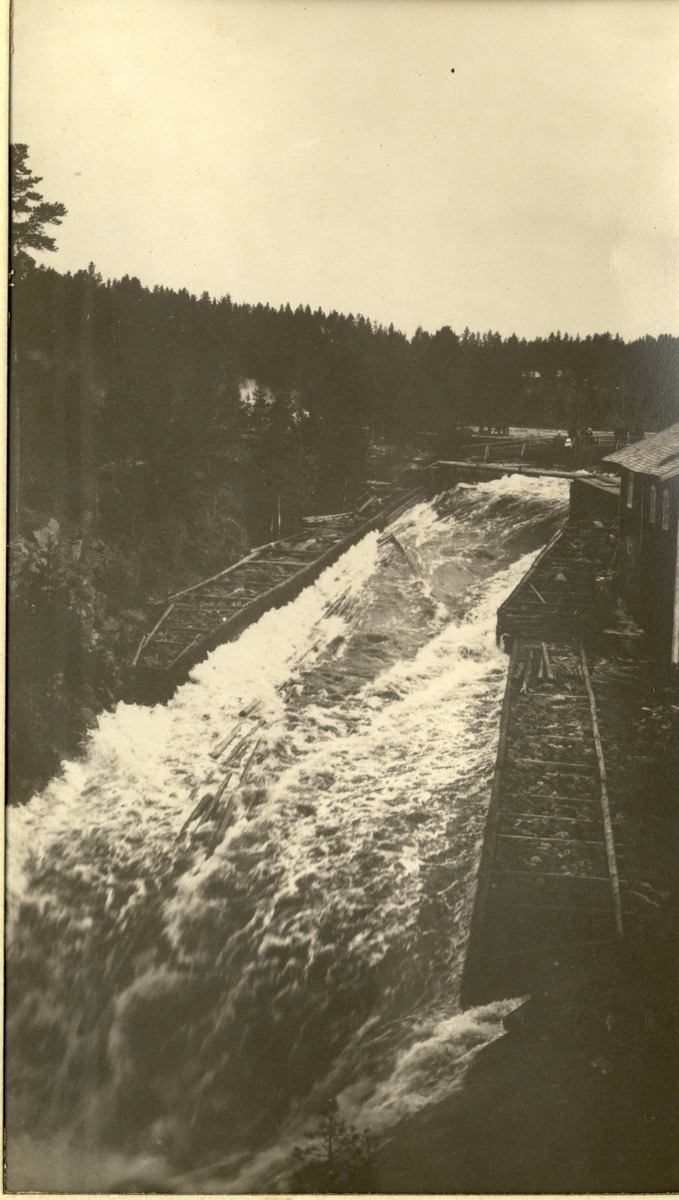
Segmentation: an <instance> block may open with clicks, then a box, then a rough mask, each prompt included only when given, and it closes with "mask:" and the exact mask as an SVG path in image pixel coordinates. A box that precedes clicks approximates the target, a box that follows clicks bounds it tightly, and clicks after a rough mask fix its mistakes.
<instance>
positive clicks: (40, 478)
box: [9, 146, 679, 799]
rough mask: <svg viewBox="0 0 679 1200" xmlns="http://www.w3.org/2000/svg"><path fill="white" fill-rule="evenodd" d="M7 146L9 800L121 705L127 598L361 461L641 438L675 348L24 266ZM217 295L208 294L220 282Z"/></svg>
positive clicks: (282, 512)
mask: <svg viewBox="0 0 679 1200" xmlns="http://www.w3.org/2000/svg"><path fill="white" fill-rule="evenodd" d="M27 153H28V151H27V147H25V146H18V147H14V148H13V157H12V210H13V211H12V250H13V255H12V268H13V270H12V279H11V288H10V297H11V298H10V317H11V329H10V371H9V374H10V398H9V518H10V522H9V523H10V609H9V613H10V616H9V685H10V686H9V773H10V778H9V784H10V789H9V791H10V797H11V798H14V799H22V798H25V797H26V796H28V795H29V794H30V792H31V790H32V789H33V788H34V787H35V786H37V785H39V784H40V783H41V782H43V781H45V780H46V779H47V778H48V777H49V775H50V774H51V773H53V771H54V770H56V769H57V768H58V764H59V762H60V760H61V759H62V758H63V757H64V755H68V754H72V753H74V752H76V750H77V748H78V746H79V745H80V744H81V741H82V738H83V736H84V735H85V733H86V730H87V728H88V727H89V726H91V725H92V724H93V723H94V721H95V720H96V714H97V713H98V712H99V711H101V709H102V708H110V707H112V706H113V705H114V704H115V703H116V702H117V701H118V700H119V699H121V698H124V697H125V696H127V695H128V693H129V669H128V663H129V660H130V657H131V654H132V653H133V648H134V646H135V644H136V643H137V642H138V640H139V637H140V631H141V632H143V629H144V627H145V623H146V621H147V614H146V612H145V608H144V606H145V603H146V600H147V599H148V598H149V597H153V596H159V595H160V596H162V595H163V594H164V593H165V591H166V590H167V589H168V588H169V587H171V586H179V587H181V586H184V585H185V584H186V583H190V582H193V581H195V580H196V579H198V578H200V577H201V576H202V575H204V574H207V573H209V572H210V571H212V570H219V569H220V568H221V567H222V566H224V565H226V564H227V563H228V562H229V561H231V560H233V559H235V558H237V557H239V556H240V555H241V554H242V553H244V552H246V551H247V549H248V548H249V547H250V546H253V545H257V544H258V543H260V542H262V541H264V540H266V539H267V538H268V537H270V536H272V535H275V534H277V533H281V532H287V531H288V530H289V529H293V528H294V527H295V526H296V524H298V523H299V521H300V518H301V517H302V515H309V514H321V513H329V512H335V511H338V510H344V509H346V508H348V507H350V506H351V505H352V504H353V503H354V501H355V500H356V498H357V496H358V495H359V494H360V491H361V487H362V484H363V482H364V480H365V465H366V459H367V454H368V451H369V447H370V445H371V443H373V442H374V441H375V440H381V441H384V442H387V443H389V444H396V443H402V444H404V445H415V444H417V442H418V440H420V441H421V440H422V439H423V437H424V435H427V446H428V448H429V450H430V451H431V453H432V454H434V455H435V456H437V457H440V456H442V455H443V456H445V455H449V456H450V455H451V453H453V452H454V451H455V447H456V446H458V445H459V443H460V438H461V431H462V430H463V429H464V427H465V426H467V427H468V426H470V425H477V426H482V427H497V426H506V425H520V426H540V427H545V428H550V427H551V428H554V427H558V428H562V429H566V428H571V427H573V428H580V427H583V428H584V427H587V426H592V427H594V428H597V429H613V428H616V427H632V426H636V427H639V426H640V427H643V428H644V429H646V430H655V429H661V428H663V427H665V426H666V425H668V424H671V423H673V422H675V421H677V420H679V392H678V389H677V380H678V379H679V338H677V337H674V336H670V335H661V336H659V337H650V336H648V337H644V338H640V339H638V340H635V341H632V342H625V341H623V340H622V339H621V338H620V337H618V336H614V335H612V334H610V333H602V334H595V335H592V336H587V337H585V338H581V337H571V336H569V335H568V334H566V333H564V334H562V333H560V332H558V333H553V334H550V336H549V337H547V338H536V339H532V340H527V339H525V338H519V337H518V336H516V335H512V336H511V337H504V338H503V337H501V336H500V334H499V333H494V332H487V333H482V334H481V333H472V332H470V331H469V330H468V329H465V330H464V331H463V332H462V333H459V334H458V333H455V332H453V330H452V329H451V328H449V327H448V326H445V325H444V326H443V327H442V328H441V329H439V330H437V331H436V332H435V333H428V332H426V331H424V330H422V329H418V330H417V331H416V333H415V334H414V335H413V336H412V337H407V336H406V335H405V334H404V333H402V332H399V331H398V330H396V329H394V327H393V325H390V326H389V327H388V328H385V327H384V326H383V325H381V324H379V323H375V322H373V321H371V320H370V319H368V318H367V317H364V316H362V315H353V314H351V313H349V314H346V315H345V314H340V313H337V312H334V311H333V312H330V313H325V312H323V311H322V310H320V309H317V310H316V311H315V312H312V311H311V309H310V307H309V306H306V307H302V306H299V307H298V308H296V309H295V310H294V311H293V310H292V308H291V307H290V306H289V305H286V306H284V307H281V308H278V309H275V308H272V307H271V306H269V305H268V304H264V303H260V304H256V305H250V304H244V303H235V302H233V301H232V300H231V298H230V296H229V295H228V294H225V295H223V296H221V297H219V298H217V297H211V296H209V295H208V294H207V293H204V294H203V295H202V296H195V295H190V294H189V293H188V292H187V291H186V290H184V289H182V290H180V291H173V290H170V289H168V288H164V287H160V286H156V287H153V288H148V287H144V286H143V285H142V284H141V283H140V281H139V280H138V279H135V278H130V277H128V276H125V277H124V278H122V279H117V280H104V279H102V278H101V276H100V275H99V274H98V273H97V270H96V268H95V266H94V264H90V266H89V268H88V269H87V270H81V271H78V272H76V273H75V274H71V273H59V272H58V271H56V270H54V269H52V268H51V267H49V268H48V267H46V266H43V265H40V266H38V265H36V263H35V261H34V259H33V257H32V254H31V251H35V250H55V249H56V245H55V241H54V239H53V238H50V237H48V236H47V235H46V233H45V225H46V224H50V223H51V224H56V225H58V224H60V223H61V220H62V218H63V217H64V216H65V215H66V211H65V209H64V207H63V205H60V204H48V203H46V202H44V201H43V198H42V196H41V194H40V193H39V192H37V191H36V190H35V187H36V185H37V184H38V183H39V182H40V177H38V176H32V175H31V174H30V171H29V169H28V166H27V162H26V159H27ZM225 284H228V281H225Z"/></svg>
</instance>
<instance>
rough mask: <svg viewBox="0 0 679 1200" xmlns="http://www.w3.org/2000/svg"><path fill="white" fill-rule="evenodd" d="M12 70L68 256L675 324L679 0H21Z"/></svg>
mask: <svg viewBox="0 0 679 1200" xmlns="http://www.w3.org/2000/svg"><path fill="white" fill-rule="evenodd" d="M453 68H454V73H453V70H452V69H453ZM12 73H13V82H12V139H13V140H14V141H18V142H27V143H28V145H29V149H30V159H29V163H30V165H31V167H32V168H33V170H34V171H35V172H36V173H37V174H39V175H42V176H43V183H42V185H41V189H42V190H43V192H44V194H45V196H46V198H47V199H51V200H61V201H63V202H64V203H65V204H66V206H67V208H68V216H67V217H66V219H65V221H64V224H63V225H62V227H61V228H60V229H58V230H56V231H54V230H52V231H51V232H56V235H57V240H58V245H59V247H60V249H59V253H58V254H56V255H45V256H44V259H45V261H49V263H50V265H53V266H55V267H57V268H58V269H59V270H76V269H78V268H80V267H83V266H86V265H87V264H88V263H89V262H90V261H94V263H95V265H96V267H97V269H98V270H99V271H100V272H101V273H102V275H103V276H104V278H107V277H111V278H113V277H119V276H121V275H124V274H129V275H137V276H138V277H139V278H140V279H141V281H142V282H143V283H144V284H147V285H153V284H156V283H158V284H163V285H166V286H170V287H174V288H180V287H186V288H188V290H189V291H192V292H196V293H200V292H202V291H204V290H207V291H208V292H210V294H211V295H216V296H221V295H223V294H225V293H226V292H229V293H230V294H231V296H232V298H233V299H234V300H236V301H248V302H251V303H256V302H258V301H262V302H266V301H268V302H269V303H271V304H273V305H275V306H278V305H279V304H285V303H288V302H289V303H290V304H291V305H292V306H293V308H294V307H296V306H297V305H298V304H300V303H301V304H307V303H308V304H310V305H311V307H312V308H316V307H318V306H320V307H322V308H324V309H326V310H330V309H333V308H336V309H338V310H339V311H343V312H353V313H355V314H356V313H359V312H360V313H363V314H364V315H365V316H369V317H371V318H372V319H374V320H378V321H381V322H383V323H385V324H389V323H390V322H392V321H393V323H394V324H395V325H396V326H397V327H398V328H401V329H403V330H404V331H405V332H407V333H408V334H411V333H413V332H414V330H415V328H416V327H417V326H418V325H421V326H423V327H424V328H425V329H429V330H432V331H433V330H434V329H436V328H438V327H440V326H441V325H444V324H447V325H450V326H452V328H453V329H455V330H457V331H461V330H462V329H463V328H464V327H465V326H469V327H470V328H471V329H473V330H487V329H497V330H499V331H500V332H501V333H502V334H503V335H508V334H511V333H513V332H515V333H517V334H518V335H519V336H526V337H531V336H534V335H537V334H546V333H549V332H550V331H551V330H554V331H556V330H557V329H560V330H561V331H562V332H565V331H567V332H569V333H571V334H576V333H580V334H581V335H585V334H587V333H594V332H603V331H605V330H608V331H610V332H612V333H620V334H621V335H622V336H623V337H626V338H629V337H634V336H638V335H641V334H645V333H651V334H656V335H657V334H658V333H674V334H677V333H679V249H678V238H679V4H677V3H675V2H673V0H662V2H658V0H521V2H518V0H517V2H514V0H490V2H486V0H15V18H14V55H13V59H12Z"/></svg>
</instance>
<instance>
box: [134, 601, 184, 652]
mask: <svg viewBox="0 0 679 1200" xmlns="http://www.w3.org/2000/svg"><path fill="white" fill-rule="evenodd" d="M173 608H174V604H170V605H169V606H168V607H167V608H166V609H165V612H164V613H163V615H162V617H161V618H160V620H159V621H156V624H155V625H154V626H153V629H152V630H151V632H150V633H147V634H146V636H145V637H143V638H142V639H141V641H140V643H139V645H138V647H137V653H136V654H135V656H134V658H133V659H132V662H131V664H130V665H131V666H133V667H136V665H137V663H138V662H139V655H140V654H141V652H142V650H143V649H144V647H145V646H148V644H149V642H150V641H151V638H152V637H153V636H154V634H155V633H156V632H157V631H158V630H159V629H160V627H161V625H162V624H163V621H164V620H165V619H166V617H169V615H170V613H171V612H172V609H173Z"/></svg>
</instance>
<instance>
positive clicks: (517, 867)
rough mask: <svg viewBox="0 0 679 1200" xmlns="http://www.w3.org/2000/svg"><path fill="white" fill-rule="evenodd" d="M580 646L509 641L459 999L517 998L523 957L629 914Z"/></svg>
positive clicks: (605, 931)
mask: <svg viewBox="0 0 679 1200" xmlns="http://www.w3.org/2000/svg"><path fill="white" fill-rule="evenodd" d="M615 813H616V808H615V806H613V807H612V805H611V796H610V783H609V770H608V766H607V762H606V754H605V750H604V743H603V740H602V737H601V732H600V720H599V712H598V702H597V698H596V695H595V691H594V687H593V685H592V679H591V674H590V664H589V663H588V659H587V654H586V652H585V650H584V648H583V646H582V645H580V646H576V645H566V644H564V643H556V644H555V643H549V644H548V643H546V642H543V643H541V644H539V645H537V646H536V645H531V644H530V643H529V642H526V641H524V640H522V639H517V640H516V641H515V643H514V647H513V650H512V654H511V657H510V665H509V674H508V679H507V687H506V691H505V698H504V704H503V710H502V717H501V727H500V738H499V744H498V755H497V763H496V769H495V776H494V780H493V789H492V793H491V801H490V806H489V811H488V818H487V824H486V834H485V839H484V845H483V850H482V857H481V864H480V867H479V875H478V887H477V895H476V901H475V907H474V913H473V918H472V928H471V933H470V943H469V950H468V953H467V958H466V962H465V973H464V981H463V988H462V1002H463V1004H464V1005H465V1006H466V1005H468V1004H477V1003H484V1002H485V1001H486V1000H487V999H489V998H493V999H497V998H500V997H501V996H509V995H515V994H519V993H520V992H521V991H523V990H526V988H528V987H530V983H531V972H532V969H533V966H534V960H536V959H540V957H542V956H544V955H545V953H547V952H549V951H553V950H555V949H561V950H563V949H565V948H569V947H570V948H574V947H576V946H577V947H582V946H583V945H590V946H591V945H596V944H598V943H602V942H607V941H613V940H615V939H617V938H620V937H622V936H623V933H624V932H625V923H626V921H627V920H628V919H629V917H630V916H631V915H633V914H632V912H631V910H629V907H628V904H627V887H628V880H627V878H626V875H625V861H624V855H623V852H622V846H621V841H620V835H619V830H618V829H617V825H616V817H615Z"/></svg>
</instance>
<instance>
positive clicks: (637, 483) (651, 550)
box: [619, 470, 679, 662]
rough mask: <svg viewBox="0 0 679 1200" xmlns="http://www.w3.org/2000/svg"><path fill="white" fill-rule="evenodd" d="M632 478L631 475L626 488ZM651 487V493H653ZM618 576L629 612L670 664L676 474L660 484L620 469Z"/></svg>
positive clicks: (678, 508)
mask: <svg viewBox="0 0 679 1200" xmlns="http://www.w3.org/2000/svg"><path fill="white" fill-rule="evenodd" d="M630 479H632V483H631V488H630ZM653 489H655V496H654V491H653ZM619 513H620V521H619V523H620V577H621V581H622V584H623V590H624V593H625V597H626V599H627V603H628V605H629V608H630V611H631V613H632V615H633V617H634V618H635V620H636V621H638V623H639V624H640V625H641V626H642V628H643V629H645V630H646V632H647V633H648V634H649V635H650V636H651V638H652V640H653V641H654V642H655V643H656V645H657V648H658V651H659V653H660V655H661V657H662V658H663V659H664V660H665V661H667V662H669V661H670V658H671V653H672V631H673V624H674V607H675V586H676V567H677V525H678V522H679V477H677V478H675V479H672V480H670V481H669V482H667V483H659V482H658V481H657V480H653V479H652V478H651V477H649V476H644V475H639V474H636V473H634V475H633V476H632V473H631V472H630V471H627V470H623V472H622V478H621V488H620V509H619Z"/></svg>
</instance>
